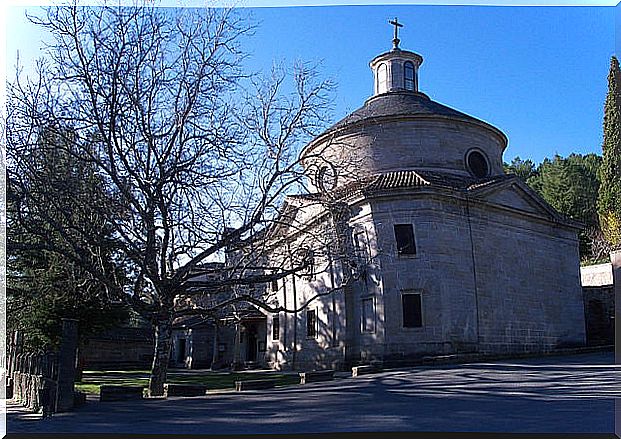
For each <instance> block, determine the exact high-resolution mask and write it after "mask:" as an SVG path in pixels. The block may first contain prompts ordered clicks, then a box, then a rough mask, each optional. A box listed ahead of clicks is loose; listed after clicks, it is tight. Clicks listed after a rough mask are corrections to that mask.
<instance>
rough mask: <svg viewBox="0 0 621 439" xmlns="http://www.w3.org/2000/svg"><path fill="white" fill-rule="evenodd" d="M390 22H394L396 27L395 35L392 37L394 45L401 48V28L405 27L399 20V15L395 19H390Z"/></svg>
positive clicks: (395, 47)
mask: <svg viewBox="0 0 621 439" xmlns="http://www.w3.org/2000/svg"><path fill="white" fill-rule="evenodd" d="M388 23H390V24H392V25H393V26H394V27H395V36H394V37H393V39H392V46H393V48H394V49H398V48H399V41H401V40H399V36H398V33H399V28H400V27H403V25H402V24H401V23H399V21H398V20H397V17H395V19H394V20H389V21H388Z"/></svg>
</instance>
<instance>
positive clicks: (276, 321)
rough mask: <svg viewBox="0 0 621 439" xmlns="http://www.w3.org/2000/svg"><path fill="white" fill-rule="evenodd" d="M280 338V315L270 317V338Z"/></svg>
mask: <svg viewBox="0 0 621 439" xmlns="http://www.w3.org/2000/svg"><path fill="white" fill-rule="evenodd" d="M279 339H280V316H276V317H274V318H273V319H272V340H279Z"/></svg>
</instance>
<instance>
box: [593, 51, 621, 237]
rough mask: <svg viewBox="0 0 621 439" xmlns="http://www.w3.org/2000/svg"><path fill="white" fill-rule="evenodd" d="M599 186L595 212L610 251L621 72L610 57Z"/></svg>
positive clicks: (618, 170)
mask: <svg viewBox="0 0 621 439" xmlns="http://www.w3.org/2000/svg"><path fill="white" fill-rule="evenodd" d="M602 155H603V160H602V166H601V170H600V173H601V174H600V179H601V186H600V191H599V197H598V200H597V201H598V202H597V210H598V214H599V221H600V225H601V228H602V232H603V234H604V237H605V238H606V240H607V241H608V242H609V243H610V245H611V246H612V248H619V247H620V246H621V71H620V70H619V61H618V60H617V58H616V57H614V56H613V57H612V59H611V61H610V72H609V74H608V93H607V95H606V103H605V105H604V142H603V144H602Z"/></svg>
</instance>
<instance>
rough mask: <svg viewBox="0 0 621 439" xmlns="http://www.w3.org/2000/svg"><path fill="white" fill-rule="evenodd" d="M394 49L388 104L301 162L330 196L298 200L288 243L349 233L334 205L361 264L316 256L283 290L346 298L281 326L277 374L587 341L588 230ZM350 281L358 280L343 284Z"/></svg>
mask: <svg viewBox="0 0 621 439" xmlns="http://www.w3.org/2000/svg"><path fill="white" fill-rule="evenodd" d="M393 44H394V47H393V48H392V50H390V51H388V52H386V53H383V54H381V55H379V56H378V57H376V58H375V59H373V60H372V61H371V63H370V66H371V69H372V71H373V76H374V82H375V84H374V90H375V94H374V95H373V96H372V97H370V98H369V99H368V100H367V101H366V102H365V103H364V105H363V106H362V107H361V108H359V109H358V110H356V111H354V112H353V113H352V114H350V115H348V116H347V117H345V118H344V119H343V120H341V121H340V122H338V123H336V124H335V125H334V126H332V127H331V128H329V129H328V130H327V131H325V132H324V133H323V134H321V135H320V136H318V137H317V138H316V139H314V140H313V141H312V142H311V143H310V144H309V145H307V146H306V148H305V149H304V150H303V151H302V153H301V160H302V162H303V164H304V167H305V169H306V171H307V173H308V174H310V175H311V178H310V181H309V185H310V187H311V188H312V189H313V190H314V191H315V193H314V194H311V195H306V196H292V197H289V199H288V200H287V206H286V208H285V211H286V212H288V214H289V215H292V216H293V217H294V221H289V222H290V223H291V224H292V226H291V227H290V228H286V227H284V228H283V227H281V228H280V229H279V230H278V233H277V234H276V233H275V235H274V240H275V242H276V243H277V244H276V245H280V246H289V247H290V248H293V249H296V248H299V247H300V246H302V245H304V244H303V242H304V241H305V239H306V238H307V236H305V234H307V235H308V234H311V233H316V232H317V231H318V230H320V229H321V228H322V227H324V228H325V229H326V230H330V228H331V227H332V229H334V228H335V224H336V223H335V220H334V218H335V216H334V215H333V214H331V213H330V211H329V208H328V207H327V206H330V205H332V206H334V205H337V204H338V205H339V206H340V209H341V211H344V212H346V214H345V215H344V216H342V217H341V218H342V219H341V221H342V224H341V225H342V229H340V231H338V230H337V234H339V233H343V234H344V235H346V236H345V238H346V239H344V242H345V243H346V245H345V247H343V248H344V249H345V250H346V251H347V252H349V253H348V254H349V256H350V258H349V261H347V258H342V257H341V258H340V259H339V258H335V257H332V256H331V254H330V251H329V249H328V250H326V251H315V255H316V256H315V261H314V264H313V265H314V267H315V269H316V272H315V273H313V274H312V275H309V276H297V275H292V276H289V277H287V278H286V279H284V280H283V281H280V282H279V283H278V284H277V285H274V286H273V287H274V288H275V290H276V291H275V292H274V294H275V295H276V297H277V299H278V301H279V302H280V304H282V305H285V306H287V307H289V308H291V307H295V306H301V305H302V304H303V303H305V302H306V301H307V300H309V298H311V297H313V296H314V295H316V294H317V293H318V292H321V291H327V290H329V289H331V288H336V290H335V291H334V292H333V293H332V294H329V295H325V296H322V297H319V298H317V299H316V300H314V301H312V302H311V303H310V305H309V306H308V307H307V308H306V309H304V310H301V311H300V312H298V313H295V314H285V313H281V314H280V315H272V316H268V319H267V352H266V356H267V360H268V362H269V363H270V364H271V365H272V366H273V367H275V368H293V369H298V370H313V369H335V368H343V367H346V366H351V365H353V364H364V363H370V362H372V361H374V360H375V361H381V362H384V363H385V364H386V363H391V362H392V363H395V364H399V363H404V362H407V361H410V360H412V359H417V358H421V357H423V356H426V355H438V354H455V353H473V352H478V353H483V354H485V353H489V354H499V353H502V354H506V353H524V352H544V351H550V350H553V349H555V348H561V347H570V346H581V345H584V344H585V322H584V310H583V300H582V292H581V286H580V271H579V256H578V238H577V232H578V231H579V228H580V225H579V224H577V223H574V222H572V221H571V220H568V219H566V218H564V217H563V216H561V215H560V214H559V213H558V212H556V211H555V210H554V209H553V208H552V207H550V206H549V205H548V204H547V203H546V202H545V201H544V200H542V199H541V198H540V197H539V196H538V195H537V194H536V193H534V192H533V191H532V190H531V189H530V188H528V187H527V186H526V185H525V184H524V183H523V182H522V181H521V180H519V179H518V178H517V177H516V176H514V175H506V174H505V173H504V171H503V166H502V155H503V152H504V150H505V148H506V146H507V137H506V136H505V135H504V134H503V133H502V132H501V131H500V130H499V129H497V128H495V127H493V126H491V125H490V124H488V123H486V122H484V121H481V120H479V119H476V118H474V117H472V116H469V115H466V114H464V113H461V112H459V111H457V110H454V109H452V108H449V107H447V106H445V105H443V104H440V103H438V102H435V101H433V100H431V99H430V98H429V97H428V96H427V95H426V94H424V93H422V92H420V91H419V90H418V73H419V67H420V66H421V64H422V61H423V58H422V57H421V56H420V55H418V54H416V53H413V52H409V51H406V50H402V49H400V48H399V47H398V44H399V40H398V39H396V42H395V41H393ZM343 218H344V219H343ZM337 229H338V227H337ZM328 241H329V240H328V239H327V240H326V242H328ZM352 261H353V262H354V264H353V265H352V264H351V262H352ZM346 264H348V266H346ZM348 267H349V268H348ZM351 267H354V268H351ZM347 270H354V271H356V273H357V276H354V279H355V280H354V281H350V282H346V283H345V285H342V283H343V279H345V278H346V277H347V276H346V275H347ZM340 286H342V287H340ZM274 326H276V327H277V328H274Z"/></svg>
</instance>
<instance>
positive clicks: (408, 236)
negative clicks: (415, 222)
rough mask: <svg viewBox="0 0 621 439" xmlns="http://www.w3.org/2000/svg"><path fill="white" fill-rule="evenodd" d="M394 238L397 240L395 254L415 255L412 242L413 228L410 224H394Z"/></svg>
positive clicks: (414, 247)
mask: <svg viewBox="0 0 621 439" xmlns="http://www.w3.org/2000/svg"><path fill="white" fill-rule="evenodd" d="M394 229H395V240H396V241H397V254H399V255H415V254H416V243H415V242H414V228H413V227H412V224H395V225H394Z"/></svg>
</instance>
